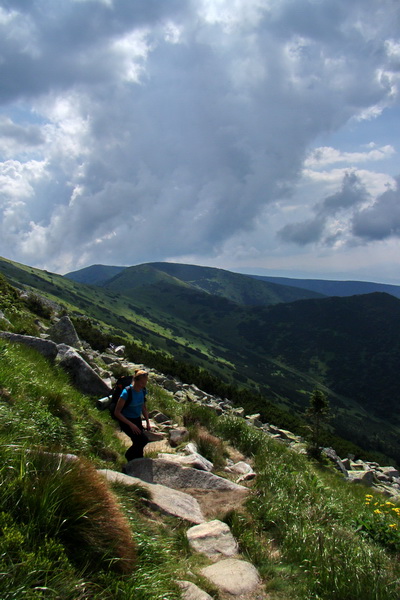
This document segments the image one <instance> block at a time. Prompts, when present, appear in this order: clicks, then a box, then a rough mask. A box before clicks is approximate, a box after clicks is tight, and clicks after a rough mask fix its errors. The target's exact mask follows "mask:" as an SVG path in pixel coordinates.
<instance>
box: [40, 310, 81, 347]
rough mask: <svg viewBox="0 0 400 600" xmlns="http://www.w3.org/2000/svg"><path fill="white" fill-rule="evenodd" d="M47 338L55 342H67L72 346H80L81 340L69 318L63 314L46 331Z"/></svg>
mask: <svg viewBox="0 0 400 600" xmlns="http://www.w3.org/2000/svg"><path fill="white" fill-rule="evenodd" d="M47 335H48V336H49V338H50V339H51V340H52V341H53V342H55V343H56V344H67V346H72V347H73V348H79V349H80V348H81V342H80V340H79V337H78V334H77V333H76V330H75V327H74V326H73V323H72V321H71V319H70V318H69V317H68V316H67V315H65V316H64V317H61V319H60V320H59V321H57V323H54V325H52V326H51V327H50V329H49V330H48V331H47Z"/></svg>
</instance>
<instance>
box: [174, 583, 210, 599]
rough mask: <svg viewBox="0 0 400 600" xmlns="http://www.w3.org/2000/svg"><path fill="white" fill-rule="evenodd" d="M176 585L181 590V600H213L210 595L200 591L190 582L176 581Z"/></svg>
mask: <svg viewBox="0 0 400 600" xmlns="http://www.w3.org/2000/svg"><path fill="white" fill-rule="evenodd" d="M177 584H178V585H179V587H180V588H181V590H182V598H183V600H213V598H212V597H211V596H210V594H207V592H205V591H204V590H201V589H200V588H199V587H197V585H195V584H194V583H192V582H191V581H177Z"/></svg>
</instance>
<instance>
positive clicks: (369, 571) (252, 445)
mask: <svg viewBox="0 0 400 600" xmlns="http://www.w3.org/2000/svg"><path fill="white" fill-rule="evenodd" d="M216 430H217V431H218V433H219V434H220V435H223V436H224V437H225V438H226V439H229V440H230V441H231V442H233V443H234V442H235V440H236V446H237V447H239V449H241V450H242V451H243V452H245V453H247V454H248V455H252V456H253V457H254V464H255V470H256V471H257V473H258V476H257V478H256V481H255V485H254V488H253V490H254V493H253V494H252V496H251V498H250V499H249V501H248V504H247V509H248V511H249V517H248V519H242V520H241V521H240V519H239V520H236V534H237V535H238V537H239V539H240V538H242V540H243V542H242V543H243V545H244V547H245V548H246V551H247V552H248V554H249V556H251V557H252V558H253V559H254V561H255V562H257V561H258V562H260V560H259V543H258V542H257V541H255V542H254V544H253V543H251V540H249V536H248V533H247V532H248V526H249V524H250V523H251V524H252V527H254V528H256V529H258V530H259V532H260V533H262V532H264V533H266V534H268V536H269V537H270V538H272V539H273V540H274V541H275V543H277V544H278V545H279V549H280V555H281V560H282V561H283V563H284V564H286V565H290V566H291V568H292V569H293V570H295V571H296V574H297V579H298V582H297V587H298V589H299V590H301V591H298V595H297V596H296V597H298V598H302V599H303V600H306V599H307V600H308V599H309V598H313V599H316V600H360V599H361V598H362V599H363V600H395V599H398V598H399V596H400V568H399V562H398V559H397V558H395V557H394V556H393V554H392V555H390V554H388V553H387V552H386V551H385V550H384V549H383V548H382V547H381V546H379V545H377V544H374V543H373V542H371V541H370V540H368V539H366V538H365V537H363V536H362V535H361V534H360V532H359V531H358V530H357V529H356V527H355V523H356V522H357V520H359V519H360V515H361V514H363V513H364V512H365V507H364V504H365V502H364V499H365V488H364V489H362V488H361V487H356V486H353V485H350V484H348V483H345V482H344V481H343V480H342V479H341V478H340V477H339V476H338V475H336V473H332V472H331V471H329V470H327V469H323V468H321V467H318V465H313V463H310V462H309V461H308V460H307V459H306V458H305V457H304V456H301V455H298V454H296V453H294V452H293V451H291V450H289V449H287V448H286V447H285V446H284V445H283V444H280V443H278V442H276V441H274V440H271V439H269V438H267V436H266V435H265V434H264V433H263V432H261V431H258V430H255V429H254V428H251V427H249V426H248V425H246V423H244V422H243V420H240V419H237V418H230V417H224V418H221V419H219V421H218V425H217V427H216ZM231 520H232V521H233V522H234V519H232V517H231ZM240 523H241V524H240ZM264 559H265V557H264Z"/></svg>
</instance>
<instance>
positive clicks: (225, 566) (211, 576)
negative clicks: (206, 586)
mask: <svg viewBox="0 0 400 600" xmlns="http://www.w3.org/2000/svg"><path fill="white" fill-rule="evenodd" d="M201 574H202V575H203V576H204V577H206V578H207V579H208V580H209V581H211V582H212V583H213V584H214V585H215V586H217V588H219V589H220V590H222V591H223V592H227V593H228V594H232V596H241V595H243V594H250V593H251V592H253V591H254V590H255V589H256V588H257V587H258V585H259V583H260V576H259V574H258V571H257V569H256V568H255V567H254V566H253V565H252V564H251V563H249V562H247V561H245V560H237V559H235V558H228V559H227V560H221V561H220V562H217V563H215V564H213V565H210V566H209V567H205V568H204V569H202V570H201Z"/></svg>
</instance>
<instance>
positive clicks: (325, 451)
mask: <svg viewBox="0 0 400 600" xmlns="http://www.w3.org/2000/svg"><path fill="white" fill-rule="evenodd" d="M322 454H323V455H324V456H326V457H327V458H329V459H330V460H331V461H332V462H333V464H334V465H335V467H336V469H337V470H338V471H340V472H341V473H342V475H344V476H345V477H347V469H346V467H345V466H344V464H343V462H342V461H341V460H340V458H339V457H338V455H337V454H336V452H335V451H334V449H333V448H323V449H322Z"/></svg>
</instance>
